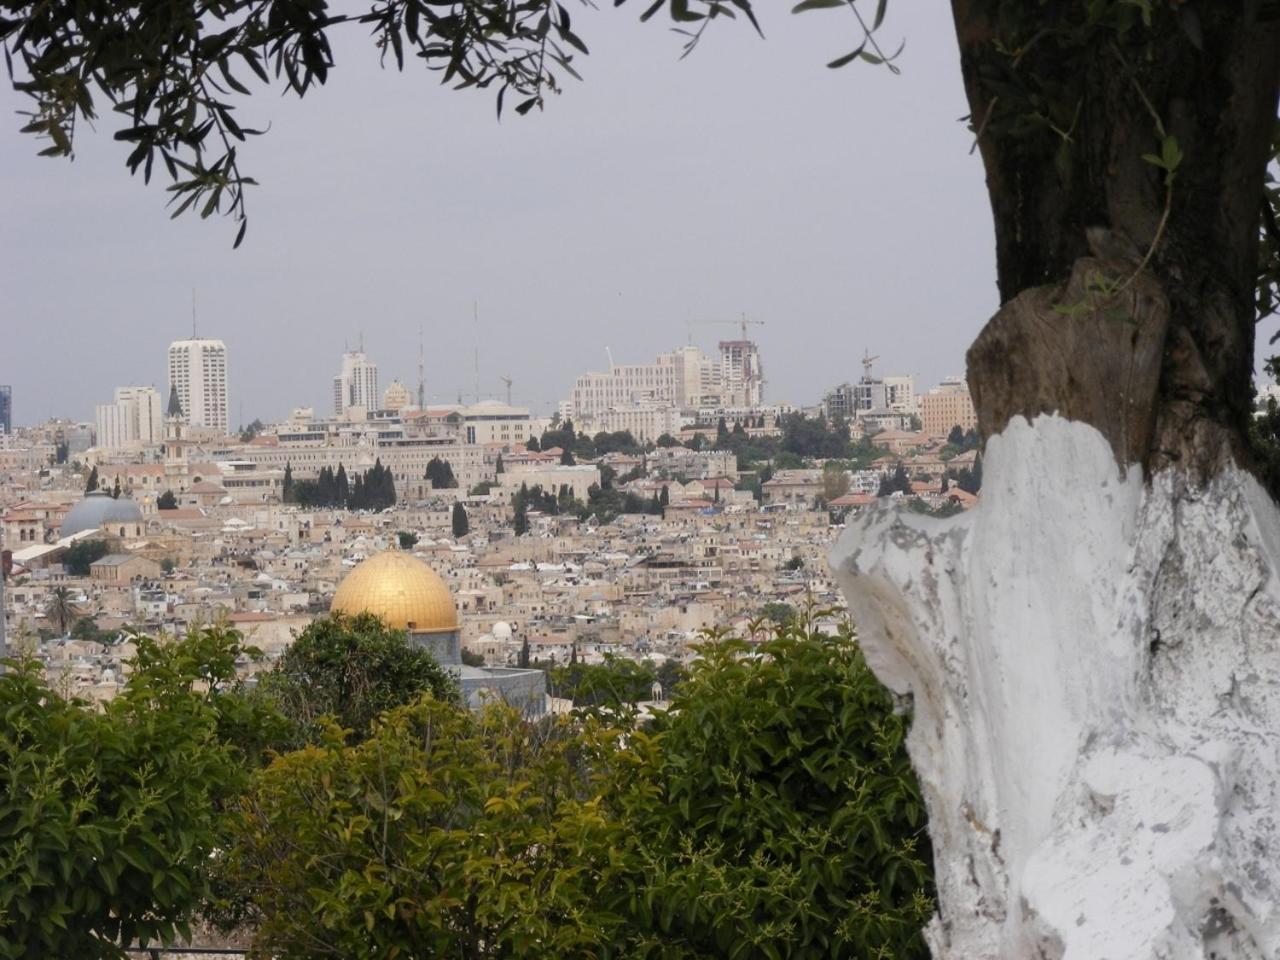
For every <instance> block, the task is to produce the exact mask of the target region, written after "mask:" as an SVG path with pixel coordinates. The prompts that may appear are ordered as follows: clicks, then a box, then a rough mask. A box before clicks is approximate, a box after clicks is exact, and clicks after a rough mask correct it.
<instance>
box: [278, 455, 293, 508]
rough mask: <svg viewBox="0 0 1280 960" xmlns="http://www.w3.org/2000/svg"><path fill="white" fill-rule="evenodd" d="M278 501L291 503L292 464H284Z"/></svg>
mask: <svg viewBox="0 0 1280 960" xmlns="http://www.w3.org/2000/svg"><path fill="white" fill-rule="evenodd" d="M280 502H281V503H293V464H291V463H289V462H288V461H286V462H285V465H284V481H283V482H282V483H281V484H280Z"/></svg>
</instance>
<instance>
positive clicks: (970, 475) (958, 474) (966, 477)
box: [946, 454, 982, 495]
mask: <svg viewBox="0 0 1280 960" xmlns="http://www.w3.org/2000/svg"><path fill="white" fill-rule="evenodd" d="M946 475H947V477H948V478H949V479H950V480H951V481H954V482H955V485H956V486H957V487H959V488H960V489H961V490H963V491H964V492H965V493H972V494H975V495H976V494H977V492H978V491H979V490H981V489H982V455H981V454H979V455H978V456H977V457H975V458H974V461H973V466H972V467H961V468H960V469H958V470H948V471H947V474H946Z"/></svg>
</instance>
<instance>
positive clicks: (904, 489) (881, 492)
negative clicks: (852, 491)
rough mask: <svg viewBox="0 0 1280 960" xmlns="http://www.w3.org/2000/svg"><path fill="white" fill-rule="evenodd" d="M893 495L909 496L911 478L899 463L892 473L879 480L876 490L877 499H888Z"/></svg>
mask: <svg viewBox="0 0 1280 960" xmlns="http://www.w3.org/2000/svg"><path fill="white" fill-rule="evenodd" d="M895 493H901V494H902V495H903V496H908V497H909V496H911V477H910V475H909V474H908V473H907V468H906V467H904V466H903V465H902V464H901V463H899V464H898V465H897V466H896V467H894V468H893V473H891V474H889V475H887V476H883V477H881V478H880V487H879V489H877V490H876V496H877V497H889V496H892V495H893V494H895Z"/></svg>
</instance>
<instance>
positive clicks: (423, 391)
mask: <svg viewBox="0 0 1280 960" xmlns="http://www.w3.org/2000/svg"><path fill="white" fill-rule="evenodd" d="M426 408H427V381H426V377H424V376H423V373H422V324H418V409H419V410H425V409H426Z"/></svg>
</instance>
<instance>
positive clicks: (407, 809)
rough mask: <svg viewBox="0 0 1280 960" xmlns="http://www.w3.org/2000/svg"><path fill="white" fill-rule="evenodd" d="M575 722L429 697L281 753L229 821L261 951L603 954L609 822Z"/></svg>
mask: <svg viewBox="0 0 1280 960" xmlns="http://www.w3.org/2000/svg"><path fill="white" fill-rule="evenodd" d="M566 724H567V721H563V720H562V721H559V722H556V721H544V722H542V723H540V724H537V725H530V724H528V723H526V722H524V721H522V720H521V718H520V716H519V715H518V714H517V713H516V712H515V711H514V710H511V709H509V708H507V707H500V706H495V707H492V708H490V709H488V710H487V711H486V712H484V713H483V714H474V713H472V712H471V711H468V710H466V709H465V708H463V707H460V706H458V705H457V704H455V703H452V702H441V701H439V700H435V699H432V698H431V697H430V696H429V695H428V696H426V697H425V698H423V699H422V700H420V701H418V702H417V703H415V704H413V705H411V706H406V707H400V708H397V709H395V710H393V711H391V712H390V713H389V714H387V715H386V716H385V717H384V718H383V719H382V720H380V721H378V722H377V723H375V724H374V726H373V728H372V730H371V732H370V736H369V739H367V740H365V741H364V742H362V743H357V744H354V745H352V744H349V743H347V742H346V741H345V739H344V738H343V736H342V734H341V731H339V730H338V729H337V728H334V727H330V729H329V733H328V736H327V737H325V738H324V740H323V742H322V743H321V744H320V745H318V746H313V747H308V748H306V749H304V750H300V751H298V752H296V753H292V754H289V755H287V756H283V757H280V758H279V759H277V760H276V761H275V762H274V763H273V764H272V765H271V766H270V767H269V768H267V769H266V770H264V771H263V772H262V773H261V774H260V775H259V776H258V777H257V780H256V783H255V785H254V788H253V790H252V792H251V793H250V794H249V796H248V797H247V798H246V800H245V801H244V803H243V806H242V809H241V811H240V813H239V815H238V817H237V818H236V821H235V829H236V832H237V835H238V842H237V844H236V846H235V848H234V852H233V855H232V858H231V866H232V873H233V877H234V878H236V879H237V880H238V882H239V883H240V884H242V885H243V886H244V887H245V888H246V889H248V890H250V891H251V892H252V895H253V897H254V899H255V903H256V906H257V909H258V911H259V913H260V919H259V922H258V924H257V936H256V940H255V947H256V948H257V949H258V950H261V951H263V953H264V955H270V956H276V957H279V958H282V960H292V958H305V957H312V956H321V955H323V956H341V957H347V958H353V960H365V958H367V960H373V958H379V960H381V958H388V957H396V956H400V957H409V958H414V957H460V958H479V957H589V956H595V955H597V954H596V952H595V950H596V946H597V945H598V944H600V943H605V942H608V941H609V940H610V938H611V936H612V931H613V930H614V929H615V928H616V927H617V926H618V920H617V919H616V918H612V917H610V915H609V914H608V912H607V911H603V910H601V909H600V908H599V907H598V906H597V905H596V903H595V900H596V898H597V895H598V894H597V883H596V879H595V878H597V877H598V876H600V874H601V871H603V870H604V869H605V868H606V867H607V861H606V858H605V856H604V854H605V853H607V850H606V848H605V847H604V846H603V845H602V844H601V842H600V837H601V836H602V830H603V821H602V820H601V818H600V817H599V814H598V813H597V812H596V810H595V805H594V804H593V803H592V802H590V801H589V800H586V799H585V790H586V783H585V781H584V780H583V778H582V777H581V776H580V775H579V773H578V772H577V770H576V767H575V764H574V763H573V762H571V761H572V754H573V748H574V742H575V741H574V739H573V738H572V737H570V736H569V735H568V728H567V726H566Z"/></svg>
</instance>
